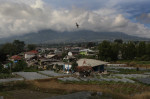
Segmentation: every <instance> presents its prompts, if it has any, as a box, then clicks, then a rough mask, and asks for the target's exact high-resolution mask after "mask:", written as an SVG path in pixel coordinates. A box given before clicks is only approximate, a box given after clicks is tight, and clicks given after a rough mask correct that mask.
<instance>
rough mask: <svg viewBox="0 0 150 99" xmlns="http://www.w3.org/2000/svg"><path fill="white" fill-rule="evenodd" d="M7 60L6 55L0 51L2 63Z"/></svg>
mask: <svg viewBox="0 0 150 99" xmlns="http://www.w3.org/2000/svg"><path fill="white" fill-rule="evenodd" d="M6 59H7V56H6V54H5V53H4V52H3V51H2V50H0V63H3V62H4V61H6Z"/></svg>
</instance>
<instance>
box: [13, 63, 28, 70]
mask: <svg viewBox="0 0 150 99" xmlns="http://www.w3.org/2000/svg"><path fill="white" fill-rule="evenodd" d="M26 67H27V63H26V62H25V61H24V60H21V61H18V63H16V64H15V66H14V68H13V71H15V72H16V71H22V70H24V69H25V68H26Z"/></svg>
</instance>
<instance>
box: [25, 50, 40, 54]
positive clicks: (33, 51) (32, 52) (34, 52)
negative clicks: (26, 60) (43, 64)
mask: <svg viewBox="0 0 150 99" xmlns="http://www.w3.org/2000/svg"><path fill="white" fill-rule="evenodd" d="M37 53H38V51H36V50H32V51H29V52H26V54H37Z"/></svg>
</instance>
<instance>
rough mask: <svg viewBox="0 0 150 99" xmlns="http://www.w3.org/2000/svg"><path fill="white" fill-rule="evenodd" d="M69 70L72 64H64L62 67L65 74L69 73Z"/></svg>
mask: <svg viewBox="0 0 150 99" xmlns="http://www.w3.org/2000/svg"><path fill="white" fill-rule="evenodd" d="M71 68H72V64H71V63H65V64H64V66H63V70H64V72H66V73H67V74H68V73H69V71H70V70H71Z"/></svg>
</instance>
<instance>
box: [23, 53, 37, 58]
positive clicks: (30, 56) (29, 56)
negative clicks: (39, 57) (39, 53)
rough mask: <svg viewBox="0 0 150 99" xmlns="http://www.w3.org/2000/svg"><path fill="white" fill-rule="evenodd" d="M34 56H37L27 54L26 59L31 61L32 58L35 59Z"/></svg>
mask: <svg viewBox="0 0 150 99" xmlns="http://www.w3.org/2000/svg"><path fill="white" fill-rule="evenodd" d="M34 56H35V55H34V54H32V55H29V54H25V59H30V58H32V57H34Z"/></svg>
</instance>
